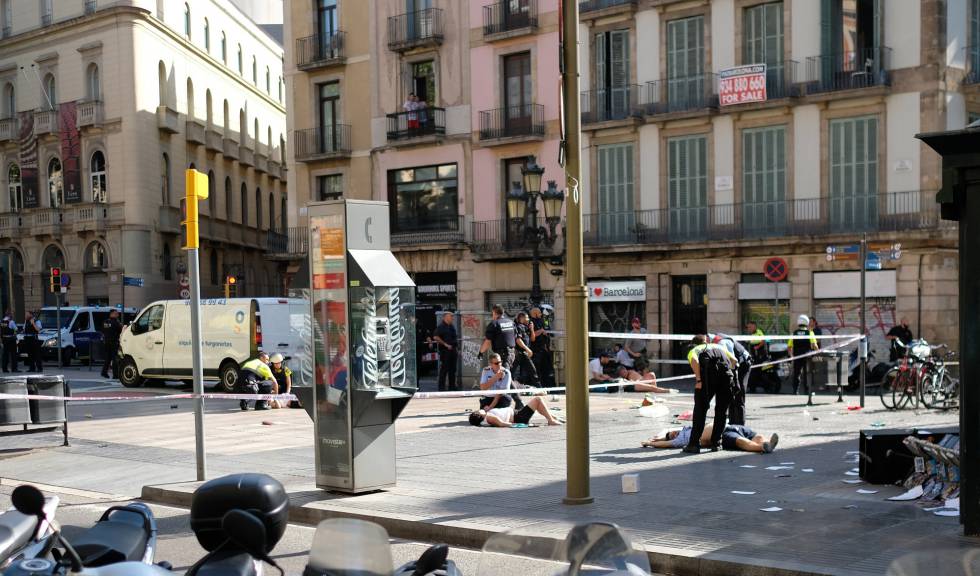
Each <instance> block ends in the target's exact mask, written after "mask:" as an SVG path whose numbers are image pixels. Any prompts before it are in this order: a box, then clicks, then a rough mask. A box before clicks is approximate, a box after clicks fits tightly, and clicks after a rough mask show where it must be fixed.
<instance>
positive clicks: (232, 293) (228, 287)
mask: <svg viewBox="0 0 980 576" xmlns="http://www.w3.org/2000/svg"><path fill="white" fill-rule="evenodd" d="M236 296H238V278H235V277H234V276H232V275H230V274H229V275H228V276H226V277H225V298H234V297H236Z"/></svg>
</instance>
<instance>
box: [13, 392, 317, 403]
mask: <svg viewBox="0 0 980 576" xmlns="http://www.w3.org/2000/svg"><path fill="white" fill-rule="evenodd" d="M198 397H200V398H203V399H205V400H283V401H289V400H297V399H298V398H296V396H294V395H292V394H219V393H213V394H212V393H205V394H200V395H198V394H164V395H162V396H44V395H39V394H0V400H57V401H59V402H60V401H62V400H64V401H68V402H151V401H153V402H162V401H164V400H193V399H195V398H198Z"/></svg>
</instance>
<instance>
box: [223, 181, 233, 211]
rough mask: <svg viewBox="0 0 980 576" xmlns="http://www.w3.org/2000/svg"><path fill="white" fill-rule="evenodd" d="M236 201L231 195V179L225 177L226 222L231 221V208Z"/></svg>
mask: <svg viewBox="0 0 980 576" xmlns="http://www.w3.org/2000/svg"><path fill="white" fill-rule="evenodd" d="M233 201H234V197H233V196H232V194H231V177H230V176H226V177H225V220H228V221H231V214H232V211H231V206H232V203H233Z"/></svg>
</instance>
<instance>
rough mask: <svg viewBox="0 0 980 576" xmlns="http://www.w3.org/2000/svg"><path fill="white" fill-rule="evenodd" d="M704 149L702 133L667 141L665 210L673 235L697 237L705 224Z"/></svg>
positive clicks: (705, 144)
mask: <svg viewBox="0 0 980 576" xmlns="http://www.w3.org/2000/svg"><path fill="white" fill-rule="evenodd" d="M707 150H708V139H707V137H705V136H683V137H679V138H671V139H670V140H668V141H667V155H668V158H667V164H668V173H667V190H668V208H667V209H668V213H669V225H670V234H671V236H672V237H674V238H692V239H693V238H698V237H699V236H700V235H701V234H702V233H703V232H704V230H705V229H706V227H707V216H708V212H707V203H708V165H707V156H708V154H707Z"/></svg>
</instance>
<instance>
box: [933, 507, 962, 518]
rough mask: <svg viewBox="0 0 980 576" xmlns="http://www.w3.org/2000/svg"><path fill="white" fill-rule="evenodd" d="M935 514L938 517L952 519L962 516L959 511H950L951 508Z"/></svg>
mask: <svg viewBox="0 0 980 576" xmlns="http://www.w3.org/2000/svg"><path fill="white" fill-rule="evenodd" d="M933 514H935V515H936V516H950V517H953V516H959V515H960V511H959V509H955V510H950V509H949V508H945V509H943V510H937V511H935V512H933Z"/></svg>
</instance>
